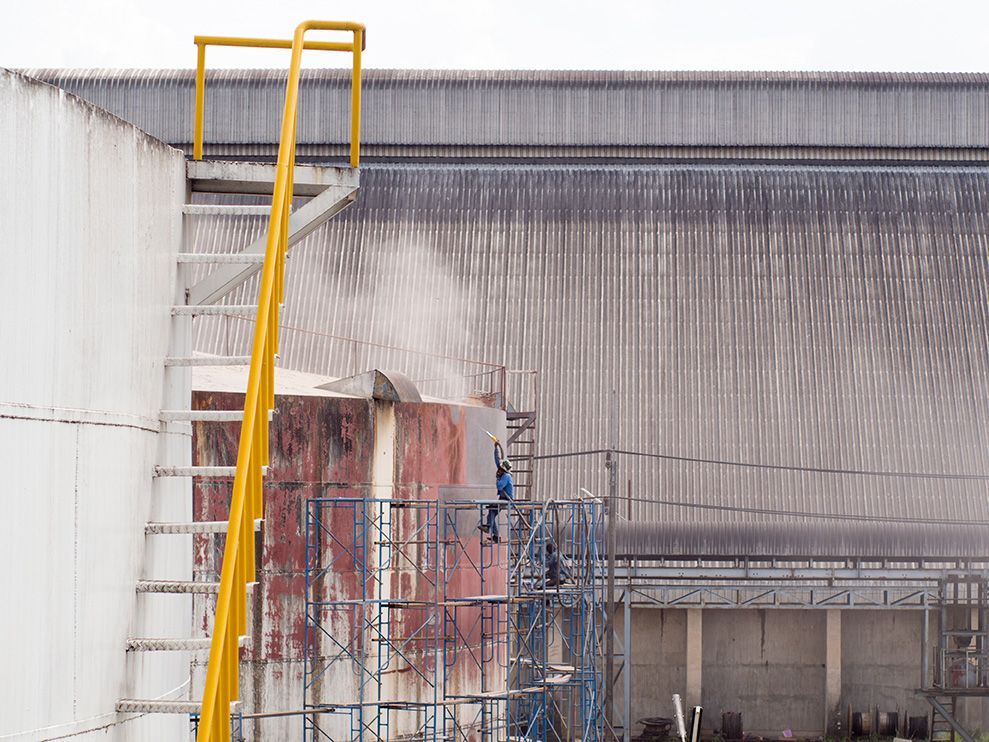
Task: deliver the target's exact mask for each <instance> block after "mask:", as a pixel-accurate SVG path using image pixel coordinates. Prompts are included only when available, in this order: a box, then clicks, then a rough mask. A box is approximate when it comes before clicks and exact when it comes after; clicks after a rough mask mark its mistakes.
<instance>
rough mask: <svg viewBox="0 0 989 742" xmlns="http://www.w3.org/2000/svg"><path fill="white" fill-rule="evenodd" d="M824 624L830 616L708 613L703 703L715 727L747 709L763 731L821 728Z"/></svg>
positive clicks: (751, 724) (752, 726)
mask: <svg viewBox="0 0 989 742" xmlns="http://www.w3.org/2000/svg"><path fill="white" fill-rule="evenodd" d="M824 620H825V612H824V611H791V610H785V611H773V610H737V611H732V610H723V611H722V610H712V611H707V612H705V613H704V670H703V680H702V687H703V693H702V699H703V702H702V705H703V706H704V708H705V709H707V710H708V711H709V712H711V716H710V717H709V719H708V723H709V724H710V723H712V722H717V723H720V717H721V712H722V711H741V712H742V714H743V718H744V720H745V726H746V729H749V730H752V731H753V732H757V733H762V734H767V735H768V734H772V735H774V736H775V735H778V734H779V733H780V732H782V731H783V730H784V729H792V730H793V731H794V733H799V732H814V731H817V730H820V729H821V725H822V722H823V720H824V711H823V699H824V659H825V655H824V652H825V645H824ZM914 643H915V644H916V639H915V640H914Z"/></svg>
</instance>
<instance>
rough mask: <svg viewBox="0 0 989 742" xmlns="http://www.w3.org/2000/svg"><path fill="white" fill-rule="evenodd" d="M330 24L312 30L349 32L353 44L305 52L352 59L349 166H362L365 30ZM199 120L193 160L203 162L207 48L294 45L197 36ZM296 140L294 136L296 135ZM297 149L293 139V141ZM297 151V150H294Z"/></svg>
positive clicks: (317, 44) (318, 44)
mask: <svg viewBox="0 0 989 742" xmlns="http://www.w3.org/2000/svg"><path fill="white" fill-rule="evenodd" d="M310 22H312V23H323V21H306V23H310ZM327 23H331V24H332V25H333V28H329V27H327V26H319V27H318V28H317V27H315V26H314V27H312V28H311V29H310V30H313V31H350V32H352V33H353V34H354V37H353V41H352V42H345V41H304V42H303V44H302V48H303V49H315V50H318V51H329V52H350V53H351V54H352V55H353V67H352V70H351V77H350V166H351V167H358V165H359V164H360V156H361V155H360V148H361V142H360V133H361V52H362V51H363V50H364V48H365V46H366V44H367V37H366V35H365V31H364V26H363V25H362V24H360V23H350V22H346V21H342V22H339V23H337V22H335V21H327ZM193 41H194V42H195V44H196V119H195V123H194V125H193V135H192V159H194V160H201V159H203V136H204V132H205V128H206V121H205V119H206V47H207V46H239V47H250V48H254V49H293V58H294V55H295V52H294V47H293V44H294V41H289V40H287V39H255V38H242V37H236V36H196V37H195V38H194V39H193ZM293 137H294V134H293ZM293 145H294V139H293ZM293 149H294V147H293Z"/></svg>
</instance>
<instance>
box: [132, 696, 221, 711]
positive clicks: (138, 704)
mask: <svg viewBox="0 0 989 742" xmlns="http://www.w3.org/2000/svg"><path fill="white" fill-rule="evenodd" d="M202 708H203V705H202V704H201V703H199V702H198V701H141V700H138V699H135V698H122V699H121V700H119V701H117V711H118V712H119V713H121V714H198V713H199V712H200V711H202ZM239 710H240V701H231V702H230V712H231V713H236V712H237V711H239Z"/></svg>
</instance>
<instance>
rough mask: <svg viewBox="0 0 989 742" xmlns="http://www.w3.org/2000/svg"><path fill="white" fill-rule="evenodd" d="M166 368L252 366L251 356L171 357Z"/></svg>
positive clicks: (166, 363) (167, 360)
mask: <svg viewBox="0 0 989 742" xmlns="http://www.w3.org/2000/svg"><path fill="white" fill-rule="evenodd" d="M165 365H166V366H250V365H251V357H250V356H169V357H168V358H166V359H165Z"/></svg>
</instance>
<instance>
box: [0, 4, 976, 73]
mask: <svg viewBox="0 0 989 742" xmlns="http://www.w3.org/2000/svg"><path fill="white" fill-rule="evenodd" d="M0 3H2V5H3V14H2V17H3V23H2V24H0V67H192V66H193V65H194V61H195V51H194V47H193V45H192V37H193V35H195V34H197V33H200V34H224V35H232V36H233V35H236V36H269V37H283V38H288V37H289V36H290V35H291V32H292V29H293V28H294V26H295V24H296V23H298V22H299V21H300V20H303V19H305V18H320V19H334V20H357V21H362V22H364V23H365V24H366V25H367V28H368V47H367V51H366V55H365V66H367V67H406V68H473V69H484V68H515V69H678V70H727V69H731V70H880V71H897V72H900V71H908V72H980V71H986V70H989V44H987V43H986V42H987V40H989V2H986V1H985V0H928V1H927V2H914V1H913V0H900V1H899V2H894V1H891V0H813V2H811V1H810V0H750V1H749V2H746V1H745V0H737V1H735V2H732V1H730V0H680V1H678V2H677V1H674V0H639V1H634V0H608V1H606V2H589V1H588V0H568V1H561V0H526V1H525V2H520V1H518V0H401V1H399V0H387V1H385V0H364V2H354V1H349V0H339V1H335V0H268V1H267V2H262V1H261V0H236V1H234V0H196V1H193V0H0ZM286 53H287V52H281V51H272V50H269V51H255V50H223V49H215V50H213V49H211V50H210V52H209V58H208V66H209V67H281V66H284V65H285V64H286V63H287V60H286V59H285V54H286ZM334 57H336V58H337V59H336V60H335V61H336V62H337V63H339V62H341V61H342V60H341V59H339V57H342V55H335V54H326V53H322V54H320V53H313V52H310V53H309V54H307V55H306V59H305V64H306V65H307V66H320V65H327V64H329V63H331V60H332V58H334Z"/></svg>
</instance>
